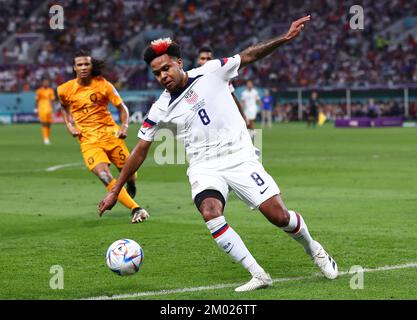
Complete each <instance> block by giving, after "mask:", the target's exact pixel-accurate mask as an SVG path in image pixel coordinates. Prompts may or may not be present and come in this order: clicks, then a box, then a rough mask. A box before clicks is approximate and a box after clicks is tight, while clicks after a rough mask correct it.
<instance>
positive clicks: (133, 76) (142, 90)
mask: <svg viewBox="0 0 417 320" xmlns="http://www.w3.org/2000/svg"><path fill="white" fill-rule="evenodd" d="M1 3H2V11H1V13H0V14H1V20H0V29H1V32H0V92H1V96H0V114H1V116H0V119H1V120H2V122H10V121H13V120H15V121H23V122H24V121H36V116H35V115H32V116H31V115H29V114H28V113H33V106H34V102H33V98H34V90H35V89H36V88H38V87H39V86H40V84H41V80H42V78H44V77H47V78H49V79H51V82H52V85H53V87H54V88H56V87H57V86H58V85H59V84H61V83H63V82H65V81H67V80H69V79H71V78H72V76H73V73H72V68H71V64H72V54H73V53H74V51H75V50H77V49H80V48H88V49H91V51H92V54H93V55H94V56H95V57H97V58H99V59H105V60H106V61H107V66H108V68H107V72H106V76H107V78H108V79H109V80H110V81H111V82H112V83H114V84H115V86H116V87H117V88H118V89H119V90H120V91H121V94H122V96H123V97H124V99H125V100H126V102H127V104H128V106H129V108H130V110H131V111H132V113H134V112H135V111H141V113H143V112H146V110H147V108H149V106H150V105H151V103H152V101H153V100H154V99H155V97H157V96H158V94H159V93H160V91H161V89H160V88H159V86H158V84H157V83H156V81H155V80H154V78H153V76H152V74H151V73H150V72H149V70H148V69H147V68H146V65H145V63H144V62H143V60H142V52H143V49H144V47H145V46H146V44H147V43H149V41H150V40H152V39H155V38H158V37H163V36H171V37H173V38H174V39H175V40H176V41H177V42H179V43H180V44H181V46H182V48H183V54H184V61H185V66H186V68H191V67H193V66H194V62H195V57H196V55H197V50H198V48H199V47H201V46H210V47H212V48H213V50H214V52H215V56H217V57H222V56H227V55H233V54H235V53H237V52H239V51H240V50H242V49H244V48H245V47H247V46H248V45H250V44H252V43H255V42H257V41H260V40H265V39H268V38H270V37H273V36H276V35H279V34H282V33H283V32H284V31H285V30H286V29H287V28H288V26H289V23H290V20H291V19H292V18H295V17H299V16H302V15H303V14H306V13H309V14H311V15H312V21H311V23H310V24H309V26H308V33H307V34H302V35H301V36H300V37H299V38H297V39H296V40H295V41H293V42H291V43H289V44H287V45H285V46H284V47H282V48H280V49H279V50H278V51H276V52H275V53H274V54H273V55H271V56H270V57H268V58H266V59H264V60H262V61H260V62H258V63H256V64H254V65H253V66H251V67H249V68H245V69H244V70H243V71H242V72H241V74H240V76H239V77H238V78H237V79H235V80H234V85H235V86H236V87H237V88H238V89H237V93H238V96H240V93H241V91H242V87H243V86H244V84H245V82H246V80H249V79H251V80H253V81H254V83H255V86H256V87H258V89H261V90H260V93H261V95H262V92H263V91H262V89H263V88H269V89H271V92H272V94H273V97H274V100H275V108H274V112H273V116H274V119H275V120H276V121H289V120H302V119H305V117H306V112H307V111H308V98H309V96H310V92H311V90H313V89H314V90H317V91H318V93H319V99H320V100H321V102H322V103H321V111H323V112H324V113H325V114H326V116H327V119H328V120H329V121H333V120H335V119H336V118H346V117H354V116H366V115H367V113H368V104H369V99H370V98H374V99H375V103H376V104H377V106H378V109H379V110H378V113H379V115H380V116H405V117H406V118H407V119H414V120H415V119H416V117H417V103H416V100H417V87H416V81H417V63H416V55H415V50H416V48H417V41H416V37H417V5H416V3H415V1H401V0H396V1H389V0H382V1H378V2H374V1H360V2H359V3H355V4H360V5H362V6H363V8H364V29H363V30H352V29H351V28H350V26H349V20H350V18H351V16H352V14H350V13H349V8H350V7H351V6H352V5H353V3H352V2H351V1H321V0H307V1H271V0H262V1H224V0H214V1H199V0H187V1H147V0H144V1H129V0H126V1H121V0H117V1H116V0H112V1H87V0H69V1H61V2H60V1H57V2H51V1H40V0H35V1H29V0H20V1H11V0H3V1H1ZM54 4H60V5H62V7H63V9H64V29H63V30H60V29H51V28H50V25H49V20H50V18H51V16H52V14H49V8H50V7H51V6H52V5H54ZM22 113H23V114H22ZM25 113H26V115H24V114H25ZM12 114H21V115H19V116H18V117H16V116H15V117H12V116H11V115H12ZM134 118H135V119H136V117H134ZM139 120H140V117H139ZM58 121H59V119H58Z"/></svg>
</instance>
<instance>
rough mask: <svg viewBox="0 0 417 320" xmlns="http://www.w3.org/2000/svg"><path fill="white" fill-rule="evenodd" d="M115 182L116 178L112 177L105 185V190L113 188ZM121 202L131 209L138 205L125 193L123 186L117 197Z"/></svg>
mask: <svg viewBox="0 0 417 320" xmlns="http://www.w3.org/2000/svg"><path fill="white" fill-rule="evenodd" d="M115 183H116V179H113V180H112V181H110V183H109V184H108V185H107V187H106V188H107V190H109V191H110V190H111V188H113V186H114V184H115ZM117 200H119V202H120V203H121V204H123V205H124V206H125V207H126V208H129V209H130V210H132V209H133V208H137V207H139V205H138V204H137V203H136V202H135V200H133V199H132V198H131V197H130V196H129V194H128V193H127V190H126V188H125V187H123V188H122V190H121V191H120V193H119V197H118V198H117Z"/></svg>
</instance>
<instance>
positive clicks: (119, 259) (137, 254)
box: [106, 239, 143, 276]
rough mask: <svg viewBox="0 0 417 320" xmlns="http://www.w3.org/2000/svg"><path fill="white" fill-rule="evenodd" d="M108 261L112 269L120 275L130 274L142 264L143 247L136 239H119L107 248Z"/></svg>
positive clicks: (136, 270)
mask: <svg viewBox="0 0 417 320" xmlns="http://www.w3.org/2000/svg"><path fill="white" fill-rule="evenodd" d="M106 261H107V266H108V267H109V268H110V270H111V271H113V272H115V273H117V274H118V275H119V276H130V275H132V274H135V273H136V272H138V271H139V269H140V266H141V265H142V262H143V250H142V247H141V246H140V245H139V244H138V243H137V242H136V241H134V240H130V239H122V240H117V241H115V242H113V243H112V244H111V245H110V247H109V248H108V249H107V254H106Z"/></svg>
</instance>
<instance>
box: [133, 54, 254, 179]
mask: <svg viewBox="0 0 417 320" xmlns="http://www.w3.org/2000/svg"><path fill="white" fill-rule="evenodd" d="M239 66H240V56H239V55H235V56H233V57H230V58H223V59H217V60H211V61H208V62H206V63H205V64H204V65H203V66H201V67H199V68H196V69H192V70H189V71H187V74H188V83H187V85H186V86H185V87H184V88H182V89H181V91H180V92H176V93H170V92H168V91H167V90H165V91H164V92H163V93H162V94H161V96H160V97H159V99H158V100H157V101H156V102H155V103H154V104H153V105H152V107H151V109H150V111H149V113H148V116H147V117H146V118H145V120H144V123H143V125H142V127H141V128H140V130H139V133H138V137H139V138H140V139H143V140H146V141H153V139H154V137H155V134H156V131H157V128H158V126H159V125H161V124H167V123H173V124H175V125H176V126H177V138H178V139H179V140H182V141H183V143H184V146H185V150H186V154H187V158H188V161H189V166H190V167H189V169H188V173H190V171H191V170H193V169H194V168H196V167H204V168H214V167H218V166H221V165H222V164H224V165H227V164H230V163H242V162H244V161H248V160H252V159H256V154H255V149H254V147H253V144H252V140H251V138H250V136H249V133H248V130H247V129H246V124H245V122H244V120H243V119H242V117H241V115H240V113H239V109H238V108H237V106H236V103H235V101H234V99H233V97H232V95H231V94H230V89H229V80H230V79H232V78H233V77H236V76H237V75H238V72H237V71H238V69H239Z"/></svg>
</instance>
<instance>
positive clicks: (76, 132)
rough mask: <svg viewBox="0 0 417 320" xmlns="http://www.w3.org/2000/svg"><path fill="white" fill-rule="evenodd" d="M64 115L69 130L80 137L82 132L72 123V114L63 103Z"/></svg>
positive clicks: (74, 135)
mask: <svg viewBox="0 0 417 320" xmlns="http://www.w3.org/2000/svg"><path fill="white" fill-rule="evenodd" d="M62 116H63V118H64V121H65V125H66V126H67V129H68V132H69V133H70V134H71V135H72V136H73V137H79V136H80V135H81V132H80V131H78V130H77V128H75V127H74V125H73V124H72V122H71V114H70V111H69V108H68V107H67V106H64V105H62Z"/></svg>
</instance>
